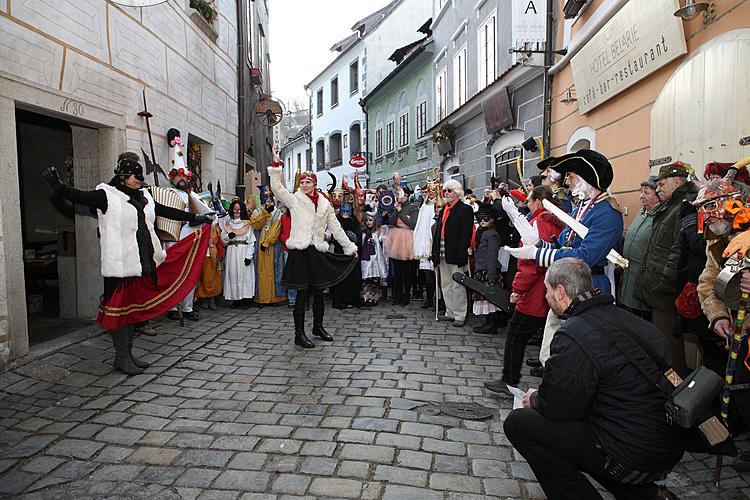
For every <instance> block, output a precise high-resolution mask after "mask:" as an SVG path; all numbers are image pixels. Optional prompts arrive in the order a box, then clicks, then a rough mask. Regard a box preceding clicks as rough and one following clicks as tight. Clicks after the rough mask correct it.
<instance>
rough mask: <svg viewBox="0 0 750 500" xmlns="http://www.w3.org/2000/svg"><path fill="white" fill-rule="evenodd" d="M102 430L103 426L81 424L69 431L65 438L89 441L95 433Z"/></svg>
mask: <svg viewBox="0 0 750 500" xmlns="http://www.w3.org/2000/svg"><path fill="white" fill-rule="evenodd" d="M102 429H104V425H101V424H81V425H79V426H77V427H75V428H73V429H71V430H70V431H69V432H68V434H67V437H69V438H75V439H89V438H92V437H94V436H95V435H96V433H97V432H99V431H101V430H102Z"/></svg>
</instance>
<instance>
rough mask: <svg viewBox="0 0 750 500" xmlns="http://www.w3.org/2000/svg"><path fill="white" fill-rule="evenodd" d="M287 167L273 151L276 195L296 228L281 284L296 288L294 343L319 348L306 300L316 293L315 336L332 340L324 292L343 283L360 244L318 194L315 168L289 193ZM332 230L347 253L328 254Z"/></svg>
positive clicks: (270, 171) (314, 302)
mask: <svg viewBox="0 0 750 500" xmlns="http://www.w3.org/2000/svg"><path fill="white" fill-rule="evenodd" d="M282 173H283V170H282V168H281V158H280V157H279V154H278V153H277V152H276V150H275V149H274V152H273V165H272V166H270V167H268V175H269V177H270V179H271V181H270V183H271V190H272V191H273V194H274V195H275V196H276V198H277V199H279V200H280V201H281V202H282V203H283V204H284V205H286V206H287V207H289V212H290V214H291V216H292V227H291V230H290V232H289V239H288V240H287V241H286V246H287V248H288V249H289V254H288V256H287V261H286V265H285V266H284V276H283V278H282V283H284V284H285V285H286V286H287V288H293V289H296V290H297V301H296V303H295V304H294V343H295V344H297V345H298V346H301V347H305V348H311V347H315V344H313V343H312V342H311V341H310V339H309V338H307V335H305V308H306V304H307V299H308V297H309V295H310V293H311V290H312V295H313V335H315V336H316V337H318V338H320V339H321V340H325V341H327V342H331V341H333V337H332V336H331V335H330V334H329V333H328V332H327V331H326V330H325V328H324V327H323V316H324V314H325V305H324V302H323V290H324V289H326V288H330V287H332V286H334V285H336V284H338V283H341V282H342V281H343V280H344V279H346V277H347V276H348V275H349V273H351V272H352V270H353V269H354V267H355V266H356V264H357V246H356V245H355V244H354V243H352V242H351V241H349V238H348V237H347V236H346V233H345V232H344V230H343V229H342V228H341V224H339V221H338V220H337V219H336V213H335V212H334V211H333V206H332V205H331V203H330V202H329V201H328V199H327V198H326V197H325V196H323V195H322V194H320V193H319V191H318V188H317V184H318V178H317V176H316V175H315V173H313V172H309V171H308V172H304V173H303V174H302V176H301V177H300V182H299V190H298V191H297V192H295V193H294V194H292V193H290V192H289V191H287V189H286V188H285V187H284V185H283V184H282V182H281V179H282ZM326 228H328V229H329V230H330V232H331V234H332V235H333V237H334V238H335V239H336V241H338V242H339V244H340V245H341V246H342V247H343V248H344V254H345V255H336V254H333V253H329V252H328V243H326V241H325V232H326Z"/></svg>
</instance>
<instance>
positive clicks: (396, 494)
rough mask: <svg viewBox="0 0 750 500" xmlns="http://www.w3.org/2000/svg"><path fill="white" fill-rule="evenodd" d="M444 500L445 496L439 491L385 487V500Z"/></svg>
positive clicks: (395, 486)
mask: <svg viewBox="0 0 750 500" xmlns="http://www.w3.org/2000/svg"><path fill="white" fill-rule="evenodd" d="M405 499H414V500H443V494H442V493H441V492H438V491H432V490H427V489H422V488H412V487H410V486H399V485H395V484H389V485H387V486H386V487H385V494H384V495H383V500H405Z"/></svg>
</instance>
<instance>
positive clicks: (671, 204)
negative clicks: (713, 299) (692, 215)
mask: <svg viewBox="0 0 750 500" xmlns="http://www.w3.org/2000/svg"><path fill="white" fill-rule="evenodd" d="M697 194H698V190H697V189H696V187H695V185H694V184H693V183H692V182H687V183H685V184H683V185H682V186H680V187H679V188H677V189H675V191H674V193H672V197H671V198H670V199H669V201H667V202H665V203H663V208H661V209H659V210H656V211H655V213H654V220H653V222H652V229H651V238H650V239H649V242H648V246H647V247H646V254H645V256H646V258H645V260H644V262H643V266H642V267H641V272H640V274H639V275H638V279H637V281H636V290H635V292H636V293H635V296H636V298H638V299H640V300H641V301H643V302H644V303H646V304H647V305H649V306H650V307H651V309H654V310H657V311H671V310H673V308H674V299H675V298H676V297H677V294H678V293H679V290H677V285H676V283H677V266H678V263H679V261H680V206H681V205H682V201H683V200H688V201H691V200H694V199H695V196H696V195H697Z"/></svg>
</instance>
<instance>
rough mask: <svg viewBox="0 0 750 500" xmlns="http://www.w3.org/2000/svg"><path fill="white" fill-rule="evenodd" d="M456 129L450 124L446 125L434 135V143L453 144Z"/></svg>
mask: <svg viewBox="0 0 750 500" xmlns="http://www.w3.org/2000/svg"><path fill="white" fill-rule="evenodd" d="M455 135H456V129H455V128H454V127H453V125H451V124H450V123H447V122H446V123H444V124H443V126H442V127H440V128H439V129H438V131H437V132H435V133H434V134H432V142H446V141H447V142H453V137H454V136H455Z"/></svg>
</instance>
